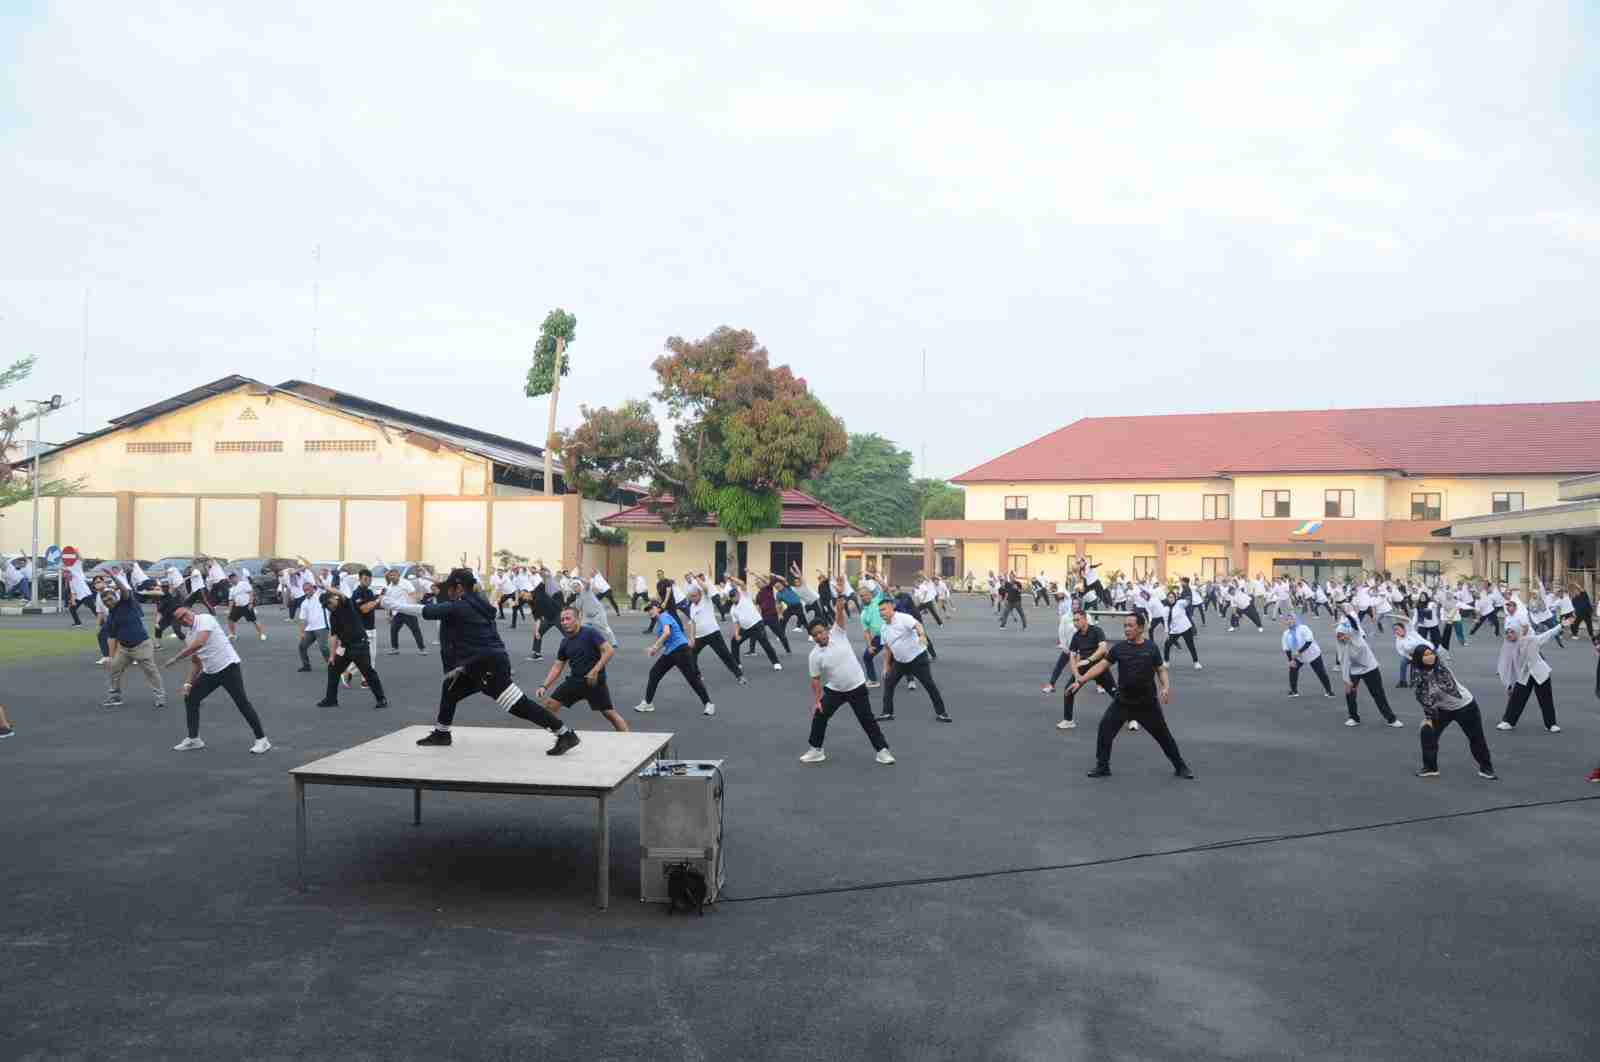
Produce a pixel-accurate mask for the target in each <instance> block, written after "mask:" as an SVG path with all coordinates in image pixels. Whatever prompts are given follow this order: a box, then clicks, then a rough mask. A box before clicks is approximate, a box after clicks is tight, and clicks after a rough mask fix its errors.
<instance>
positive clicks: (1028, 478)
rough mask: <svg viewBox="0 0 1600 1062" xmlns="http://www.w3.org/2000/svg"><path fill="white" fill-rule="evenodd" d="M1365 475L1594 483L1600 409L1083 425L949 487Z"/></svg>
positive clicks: (1459, 409) (1332, 412) (1591, 405)
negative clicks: (1564, 478)
mask: <svg viewBox="0 0 1600 1062" xmlns="http://www.w3.org/2000/svg"><path fill="white" fill-rule="evenodd" d="M1369 471H1370V472H1376V471H1395V472H1402V473H1405V474H1408V475H1417V476H1422V475H1435V476H1442V475H1463V476H1495V475H1574V474H1582V473H1586V472H1595V471H1600V402H1536V403H1526V404H1521V405H1501V406H1486V405H1485V406H1416V407H1408V408H1400V409H1315V410H1284V411H1278V412H1257V413H1182V414H1176V415H1171V416H1154V417H1086V418H1084V419H1083V420H1079V421H1074V422H1073V423H1071V424H1069V425H1067V426H1066V427H1065V428H1062V429H1060V430H1059V431H1053V432H1051V433H1050V434H1049V435H1046V436H1044V437H1042V438H1039V439H1035V440H1034V441H1033V442H1031V443H1028V444H1027V445H1026V446H1020V447H1018V448H1017V449H1015V450H1012V451H1010V452H1009V453H1004V454H1001V455H1000V456H999V457H996V458H995V459H994V460H992V461H987V462H985V463H983V464H981V465H979V466H978V467H977V468H974V469H971V470H970V471H967V472H964V473H962V474H961V475H959V476H957V477H955V480H954V482H956V483H1021V482H1039V481H1073V480H1078V481H1094V480H1112V479H1116V480H1122V479H1210V478H1214V477H1216V476H1222V475H1227V474H1230V473H1235V472H1246V473H1249V472H1369Z"/></svg>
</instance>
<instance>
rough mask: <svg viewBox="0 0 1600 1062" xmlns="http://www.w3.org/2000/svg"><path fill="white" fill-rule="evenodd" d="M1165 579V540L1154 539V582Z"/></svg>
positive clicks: (1164, 580)
mask: <svg viewBox="0 0 1600 1062" xmlns="http://www.w3.org/2000/svg"><path fill="white" fill-rule="evenodd" d="M1166 581H1167V540H1166V539H1164V538H1158V539H1156V582H1158V583H1163V584H1164V583H1165V582H1166Z"/></svg>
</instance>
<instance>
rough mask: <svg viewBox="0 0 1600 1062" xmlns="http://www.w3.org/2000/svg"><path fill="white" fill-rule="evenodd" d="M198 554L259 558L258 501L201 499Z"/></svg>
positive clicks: (259, 511)
mask: <svg viewBox="0 0 1600 1062" xmlns="http://www.w3.org/2000/svg"><path fill="white" fill-rule="evenodd" d="M135 527H137V525H135ZM200 552H202V553H208V554H211V555H213V556H217V557H227V558H228V559H229V560H238V559H241V558H244V557H259V556H261V501H260V499H258V498H202V499H200ZM152 559H154V558H152Z"/></svg>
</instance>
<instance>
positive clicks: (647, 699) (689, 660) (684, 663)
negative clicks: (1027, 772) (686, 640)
mask: <svg viewBox="0 0 1600 1062" xmlns="http://www.w3.org/2000/svg"><path fill="white" fill-rule="evenodd" d="M673 668H677V669H678V670H679V671H681V672H683V677H684V678H685V679H686V680H687V681H688V683H689V688H690V689H692V690H694V695H695V696H696V697H699V698H700V703H701V704H709V703H711V695H710V694H709V693H707V692H706V684H705V683H704V682H702V681H700V669H699V668H698V667H696V666H695V663H694V657H693V656H691V655H689V647H688V646H687V645H680V646H678V647H677V648H676V649H674V650H673V651H672V652H670V653H662V654H661V655H660V656H658V657H656V662H655V663H654V664H651V665H650V678H649V681H647V682H646V683H645V686H644V703H646V704H654V703H655V701H656V687H657V686H659V685H660V684H661V677H662V676H663V675H665V674H666V673H667V672H668V671H671V670H672V669H673Z"/></svg>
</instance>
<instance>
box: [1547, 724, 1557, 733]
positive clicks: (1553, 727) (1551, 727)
mask: <svg viewBox="0 0 1600 1062" xmlns="http://www.w3.org/2000/svg"><path fill="white" fill-rule="evenodd" d="M1545 729H1546V730H1548V731H1550V733H1552V734H1559V733H1561V728H1560V727H1559V726H1557V725H1556V724H1554V723H1552V724H1550V725H1549V726H1547V727H1545Z"/></svg>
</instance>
